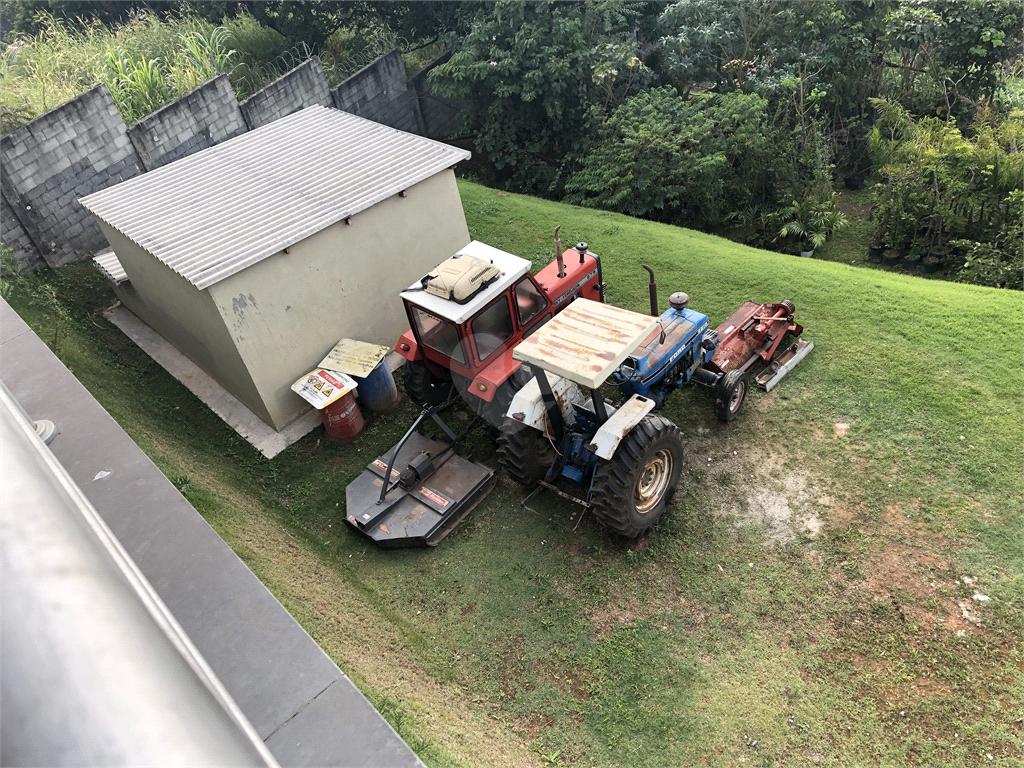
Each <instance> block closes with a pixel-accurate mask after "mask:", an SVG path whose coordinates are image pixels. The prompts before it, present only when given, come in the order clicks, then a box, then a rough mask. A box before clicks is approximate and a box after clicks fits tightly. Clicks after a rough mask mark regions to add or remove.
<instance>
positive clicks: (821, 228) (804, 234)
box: [779, 192, 849, 251]
mask: <svg viewBox="0 0 1024 768" xmlns="http://www.w3.org/2000/svg"><path fill="white" fill-rule="evenodd" d="M838 199H839V193H838V192H833V193H832V194H831V195H829V196H828V197H824V196H822V197H816V196H814V195H811V196H808V197H806V198H804V199H803V200H793V202H792V204H791V205H789V206H787V207H786V208H784V209H783V210H782V220H783V222H784V223H783V225H782V228H781V229H780V230H779V236H780V237H796V238H799V240H800V243H801V250H803V251H813V250H814V249H815V248H820V247H821V246H823V245H824V244H825V241H826V240H828V238H830V237H831V236H832V235H834V234H835V233H836V232H839V231H841V230H842V229H844V228H845V227H846V225H847V224H848V223H849V222H848V221H847V219H846V216H844V215H843V214H842V212H841V211H840V210H839V207H838V205H837V203H836V201H837V200H838Z"/></svg>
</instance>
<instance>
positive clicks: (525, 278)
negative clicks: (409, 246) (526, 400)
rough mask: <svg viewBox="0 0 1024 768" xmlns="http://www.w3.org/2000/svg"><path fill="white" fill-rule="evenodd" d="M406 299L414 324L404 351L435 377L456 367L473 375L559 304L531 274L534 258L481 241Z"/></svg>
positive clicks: (467, 375) (482, 392) (482, 391)
mask: <svg viewBox="0 0 1024 768" xmlns="http://www.w3.org/2000/svg"><path fill="white" fill-rule="evenodd" d="M401 297H402V302H403V303H404V304H405V311H406V314H407V315H408V317H409V329H410V330H409V332H408V333H406V334H405V335H403V336H402V338H401V340H400V341H399V345H398V352H399V354H401V355H403V356H404V357H406V358H407V359H409V360H415V359H417V358H418V359H422V360H423V361H424V362H425V363H426V365H427V367H428V368H430V369H432V370H433V371H434V373H435V375H438V376H442V375H443V372H444V371H450V372H451V373H453V374H455V375H457V376H460V377H462V378H464V379H469V380H471V381H472V380H475V379H476V378H477V374H478V373H480V372H481V371H482V370H483V369H484V368H487V367H489V366H490V365H492V364H493V363H495V362H497V361H498V360H501V359H503V358H504V357H505V355H503V352H505V351H506V350H510V348H511V347H513V346H514V345H515V344H516V343H517V342H518V341H520V340H522V337H523V334H524V333H525V332H527V331H528V330H530V329H532V328H533V327H534V326H536V325H537V324H538V323H539V322H540V321H541V320H542V318H544V317H550V316H551V302H549V301H548V299H547V297H546V296H545V295H544V293H543V292H542V291H541V289H540V288H539V287H538V285H537V283H536V281H535V280H534V278H533V275H531V274H530V262H529V261H527V260H526V259H521V258H519V257H518V256H513V255H512V254H511V253H505V252H504V251H500V250H498V249H497V248H492V247H491V246H489V245H485V244H484V243H480V242H477V241H474V242H472V243H470V244H469V245H467V246H466V247H465V248H463V249H462V250H461V251H459V253H457V254H455V255H454V256H452V257H451V258H450V259H448V260H446V261H445V262H443V263H442V264H440V265H439V266H438V268H437V269H435V270H433V271H431V272H430V273H428V274H427V275H425V276H424V277H423V278H422V279H421V280H420V281H418V282H417V283H415V284H413V285H411V286H409V288H407V289H406V290H404V291H402V293H401ZM410 337H411V338H410ZM414 350H415V351H414ZM511 362H512V361H511V359H510V360H509V361H508V363H509V364H508V365H503V366H500V367H501V369H502V370H504V369H505V368H508V367H511V366H510V364H511ZM518 367H519V365H518V363H516V364H515V368H518ZM500 383H501V382H500V381H498V382H490V383H488V382H486V381H480V382H475V384H476V386H475V387H473V388H472V389H473V393H474V394H477V393H479V395H478V396H481V397H482V399H484V400H490V399H491V398H489V397H486V395H487V390H488V389H490V387H491V386H492V385H493V386H496V385H497V384H500ZM481 386H484V387H487V389H481ZM492 396H493V395H492Z"/></svg>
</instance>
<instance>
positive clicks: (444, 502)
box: [419, 487, 448, 509]
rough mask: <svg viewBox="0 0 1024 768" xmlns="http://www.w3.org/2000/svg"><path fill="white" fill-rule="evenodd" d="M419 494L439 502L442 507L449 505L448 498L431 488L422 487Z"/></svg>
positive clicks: (438, 504)
mask: <svg viewBox="0 0 1024 768" xmlns="http://www.w3.org/2000/svg"><path fill="white" fill-rule="evenodd" d="M419 494H420V495H421V496H422V497H423V498H425V499H427V500H428V501H432V502H434V503H435V504H437V506H439V507H441V508H442V509H444V508H445V507H447V506H448V499H446V498H445V497H444V496H442V495H441V494H439V493H435V492H434V491H432V490H430V489H429V488H426V487H424V488H420V490H419Z"/></svg>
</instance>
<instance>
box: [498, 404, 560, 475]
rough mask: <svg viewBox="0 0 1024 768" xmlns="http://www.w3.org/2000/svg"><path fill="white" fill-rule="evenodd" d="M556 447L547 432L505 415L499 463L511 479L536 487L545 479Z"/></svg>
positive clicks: (499, 440) (499, 438)
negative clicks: (545, 435)
mask: <svg viewBox="0 0 1024 768" xmlns="http://www.w3.org/2000/svg"><path fill="white" fill-rule="evenodd" d="M554 460H555V449H554V447H553V446H552V445H551V441H549V440H548V439H547V438H546V437H544V433H543V432H541V431H540V430H538V429H534V428H533V427H528V426H526V425H525V424H520V423H519V422H518V421H516V420H515V419H509V418H506V419H505V420H504V423H503V424H502V425H501V431H500V432H499V434H498V464H500V465H501V468H502V469H504V470H505V474H507V475H508V476H509V477H510V478H511V479H512V480H515V481H516V482H517V483H519V484H520V485H525V486H526V487H527V488H533V487H535V486H536V485H537V483H539V482H540V481H541V480H543V479H544V475H546V474H547V472H548V468H550V467H551V462H553V461H554Z"/></svg>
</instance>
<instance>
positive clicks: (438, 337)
mask: <svg viewBox="0 0 1024 768" xmlns="http://www.w3.org/2000/svg"><path fill="white" fill-rule="evenodd" d="M557 235H558V233H557V230H556V233H555V243H556V248H555V250H556V259H555V261H553V262H552V263H551V264H549V265H548V266H547V267H545V268H544V269H543V270H541V271H540V272H539V273H538V274H537V275H536V276H534V275H531V274H530V273H529V262H527V261H526V260H525V259H520V258H518V257H515V256H512V255H511V254H507V253H504V252H502V251H499V250H497V249H494V248H490V247H489V246H486V245H484V244H483V243H477V242H474V243H470V244H469V245H468V246H466V248H464V249H463V250H462V251H460V253H459V254H457V255H456V256H454V257H452V258H451V259H449V260H447V261H446V262H444V263H443V264H441V265H440V266H439V267H438V268H437V269H436V270H434V271H433V272H431V273H430V274H428V275H426V276H424V277H423V278H422V279H421V280H420V281H419V282H418V283H416V284H414V285H413V286H410V288H409V289H407V290H406V291H403V292H402V294H401V297H402V300H403V302H404V304H405V308H406V312H407V314H408V316H409V321H410V330H409V331H408V332H406V333H405V334H403V335H402V337H401V338H400V339H399V341H398V345H397V351H398V352H399V354H401V355H403V356H404V357H405V358H406V360H407V363H406V365H405V368H406V372H405V375H404V383H405V388H406V391H407V393H408V394H409V396H410V397H411V398H412V399H413V400H414V401H415V402H417V403H418V404H420V405H423V406H424V408H423V411H422V412H421V413H420V415H419V416H418V417H417V419H416V421H415V422H414V424H413V425H412V427H410V429H409V431H408V432H407V433H406V435H405V436H404V437H403V438H402V440H400V441H399V442H398V444H397V445H396V446H395V447H393V448H392V449H391V450H390V451H388V452H387V453H385V454H384V455H383V456H380V457H378V458H377V459H375V460H374V461H373V462H372V463H371V464H370V465H369V466H368V467H367V469H366V471H365V472H363V473H362V475H360V476H359V477H358V478H357V479H356V480H355V481H353V482H352V483H351V484H350V485H349V486H348V488H347V489H346V506H347V513H346V520H347V522H348V523H349V525H351V526H352V527H353V528H355V529H356V530H358V531H359V532H361V533H363V534H364V535H366V536H368V537H369V538H371V539H372V540H373V541H375V542H376V543H377V544H379V545H381V546H385V547H401V546H416V545H428V546H433V545H436V544H437V543H438V542H439V541H440V540H441V539H442V538H443V537H444V536H445V535H446V534H447V533H448V532H450V531H451V530H452V528H453V527H454V526H455V525H456V524H457V523H458V522H459V521H460V520H461V519H462V518H463V517H465V515H466V514H468V512H469V511H470V510H472V509H473V508H474V507H475V506H476V505H477V504H478V503H479V502H480V500H481V499H482V498H483V497H484V496H485V495H486V494H487V493H488V492H489V491H490V489H491V488H492V487H493V485H494V483H495V480H496V479H495V477H494V472H493V470H492V469H490V468H488V467H486V466H484V465H483V464H480V463H479V462H476V461H474V460H473V459H472V458H470V457H469V456H466V455H465V453H464V451H463V448H462V440H463V438H464V437H465V436H466V434H468V432H469V431H470V430H472V429H473V428H475V426H476V425H478V424H480V423H481V422H483V423H484V424H485V426H487V427H488V428H489V429H490V430H491V431H492V433H493V434H494V435H495V436H496V439H497V443H498V460H499V463H500V465H501V466H502V468H503V469H504V470H505V471H506V473H507V474H508V475H509V477H510V478H511V479H513V480H515V481H516V482H518V483H521V484H522V485H524V486H527V487H530V488H534V489H535V490H534V492H536V491H537V490H540V489H541V488H547V489H550V490H552V491H554V492H555V493H557V494H559V495H560V496H563V497H565V498H568V499H570V500H572V501H574V502H576V503H579V504H581V505H583V506H584V507H585V508H587V509H589V510H592V511H593V512H594V514H595V516H596V517H597V519H598V520H599V521H600V522H601V523H603V524H604V525H605V526H607V527H608V528H610V529H612V530H614V531H616V532H618V533H620V534H622V535H624V536H627V537H636V536H639V535H641V534H643V533H644V532H645V531H646V530H648V529H650V528H651V527H652V526H653V525H655V524H656V523H657V522H658V520H659V519H660V518H661V516H662V514H663V513H664V511H665V509H666V507H667V505H668V503H669V502H670V501H671V498H672V495H673V494H674V492H675V489H676V487H677V485H678V483H679V477H680V473H681V470H682V463H683V450H684V441H683V437H682V434H681V433H680V431H679V429H678V427H676V426H675V425H674V424H673V423H672V422H671V421H669V420H668V419H666V418H664V417H663V416H661V415H658V414H655V413H652V412H653V411H654V410H656V409H659V408H661V407H662V406H663V405H664V403H665V401H666V399H667V398H668V396H669V395H670V394H671V392H672V391H674V390H675V389H678V388H680V387H682V386H683V385H684V384H686V383H688V382H690V381H694V382H697V383H701V384H705V385H708V386H711V387H713V388H714V389H715V395H716V396H715V405H714V409H715V413H716V415H717V416H718V418H719V419H720V420H722V421H724V422H728V421H731V420H733V419H734V418H735V417H736V415H737V414H738V413H739V411H740V409H741V407H742V405H743V402H744V399H745V397H746V393H747V384H748V381H749V380H750V378H749V377H750V376H751V375H752V374H754V372H755V369H756V368H762V370H760V371H759V372H758V373H757V375H756V378H754V381H755V383H757V385H758V386H760V387H761V388H762V389H765V390H770V389H772V388H773V387H774V386H775V385H776V384H777V383H778V381H779V380H780V379H781V378H782V377H783V376H785V374H786V373H787V372H788V371H790V370H791V369H792V368H793V366H795V365H796V364H797V363H798V362H799V361H800V360H801V359H803V357H804V356H806V354H807V353H808V352H809V351H810V350H811V349H812V348H813V344H811V343H810V342H806V341H803V340H801V339H799V338H798V337H799V336H800V335H801V333H802V331H803V328H802V327H801V326H800V325H797V324H796V323H795V322H794V321H793V312H794V307H793V304H792V303H791V302H789V301H784V302H781V303H778V304H757V303H754V302H746V303H744V304H743V305H742V306H741V307H739V309H737V310H736V311H735V312H734V313H733V314H732V315H731V316H730V317H729V318H728V319H727V320H726V321H725V322H724V323H722V324H721V325H719V326H718V328H717V329H711V328H710V327H709V323H708V318H707V316H706V315H702V314H700V313H698V312H695V311H693V310H691V309H689V308H688V301H689V298H688V297H687V295H686V294H685V293H674V294H672V296H671V297H670V307H669V309H667V310H666V311H665V312H663V313H661V314H658V312H657V292H656V285H655V282H654V275H653V272H652V271H651V270H650V268H649V267H646V265H645V269H647V270H648V272H650V274H651V282H650V294H651V315H644V314H641V313H638V312H633V311H630V310H626V309H622V308H619V307H613V306H610V305H608V304H606V303H605V302H604V285H603V283H602V282H601V262H600V259H599V258H598V257H597V256H596V255H595V254H592V253H590V251H589V250H588V248H587V245H586V243H580V244H579V245H578V246H576V247H575V248H574V249H569V250H567V251H565V252H564V253H563V252H562V249H561V246H560V243H559V242H558V236H557ZM567 256H569V257H571V258H567ZM787 337H793V338H794V339H795V340H794V341H792V342H791V343H790V344H788V345H786V344H784V342H785V340H786V339H787ZM609 380H611V381H612V382H614V384H615V385H616V388H617V390H618V398H617V399H618V400H619V401H620V403H619V404H617V405H616V404H613V403H612V402H610V401H609V400H607V399H605V397H604V396H603V395H602V394H601V393H600V392H599V389H600V388H601V387H602V385H604V384H605V383H606V382H607V381H609ZM459 402H465V403H467V404H469V406H470V407H471V409H472V410H473V412H474V414H475V416H476V418H475V419H474V420H473V421H472V422H471V424H470V425H469V427H467V428H466V429H464V430H463V431H462V433H461V434H456V433H455V431H453V430H452V429H451V428H450V426H449V425H448V424H447V423H446V422H445V421H444V419H443V418H442V416H443V414H444V413H445V412H446V411H448V410H450V409H452V408H453V407H454V406H455V405H456V404H457V403H459ZM428 423H433V424H435V425H436V426H437V428H438V429H439V430H440V431H441V434H440V435H435V436H429V435H428V434H427V432H426V430H425V429H424V428H423V427H424V426H425V425H426V424H428ZM562 477H565V478H569V479H571V480H573V481H575V482H576V483H578V484H579V485H580V486H581V488H582V489H583V494H582V496H580V497H577V496H571V495H569V494H567V493H565V492H563V491H562V490H561V489H559V488H558V487H557V486H556V484H555V483H556V481H557V480H558V479H559V478H562ZM530 495H531V496H532V493H531V494H530ZM528 499H529V497H527V499H526V500H524V501H523V503H524V504H525V503H526V501H527V500H528Z"/></svg>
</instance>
